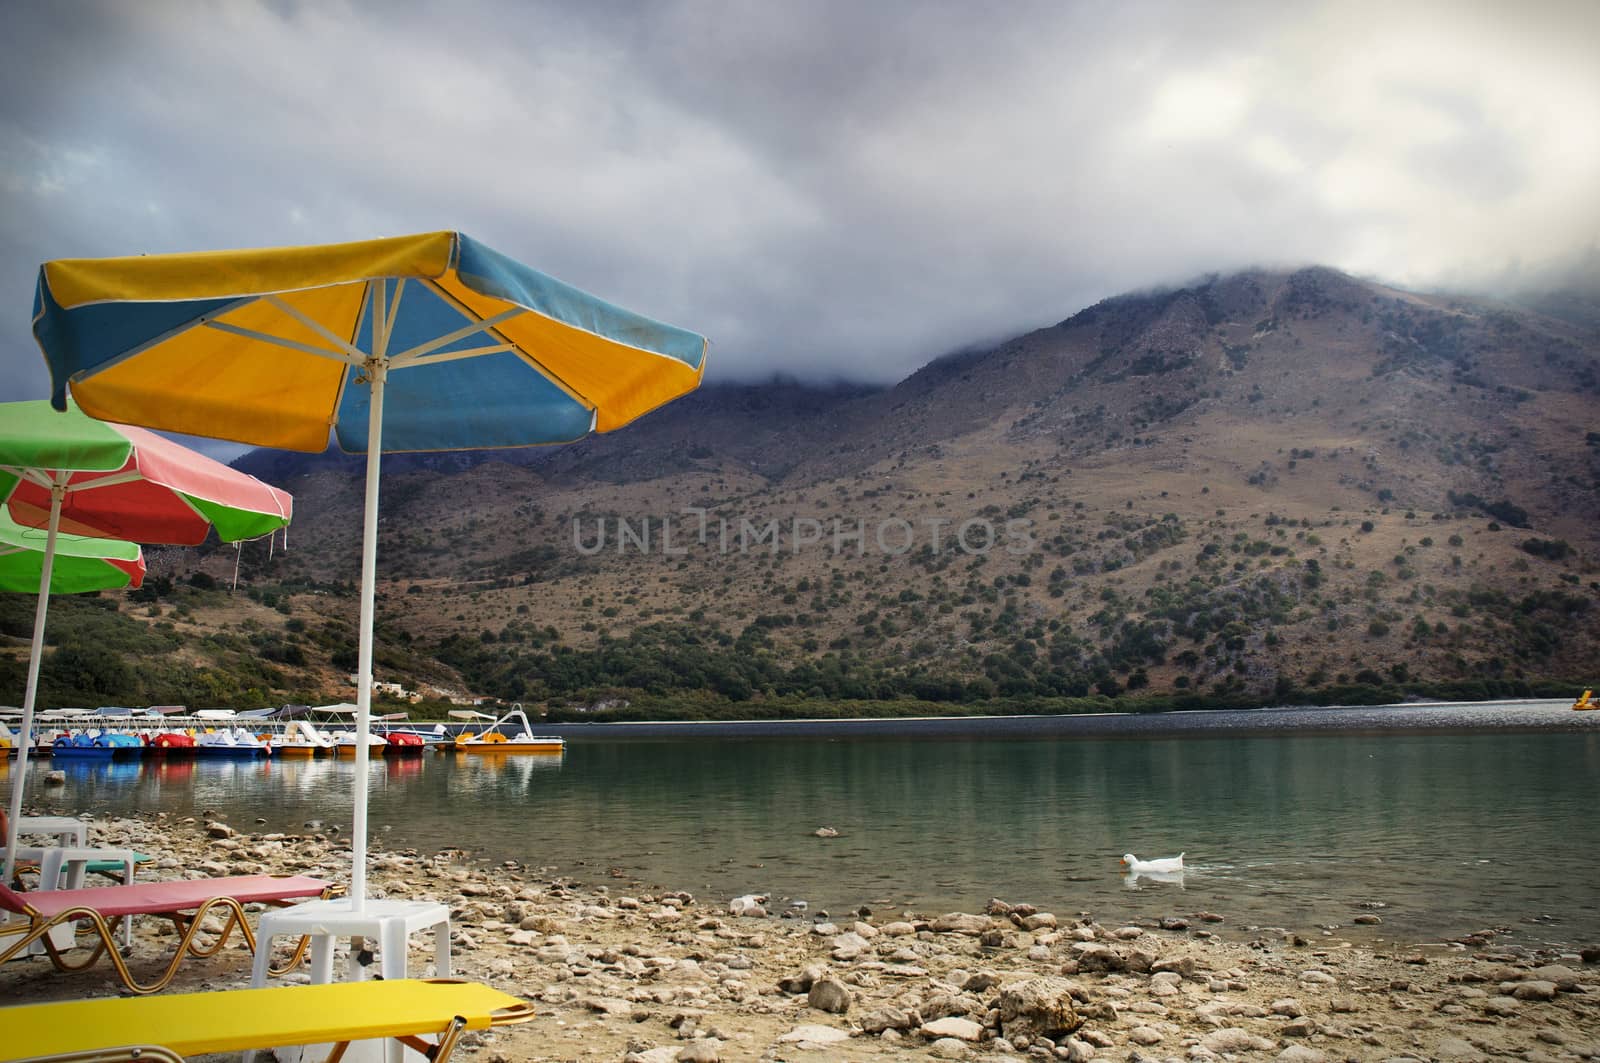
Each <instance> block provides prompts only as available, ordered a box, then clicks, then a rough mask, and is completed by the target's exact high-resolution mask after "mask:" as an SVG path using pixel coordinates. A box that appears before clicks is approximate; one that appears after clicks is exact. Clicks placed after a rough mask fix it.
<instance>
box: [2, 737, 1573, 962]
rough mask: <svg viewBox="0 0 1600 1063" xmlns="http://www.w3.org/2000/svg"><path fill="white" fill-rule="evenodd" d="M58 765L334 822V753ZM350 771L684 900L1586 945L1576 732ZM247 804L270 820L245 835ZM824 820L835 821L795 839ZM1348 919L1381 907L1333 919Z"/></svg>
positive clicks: (669, 756)
mask: <svg viewBox="0 0 1600 1063" xmlns="http://www.w3.org/2000/svg"><path fill="white" fill-rule="evenodd" d="M1506 711H1508V712H1509V711H1511V710H1510V709H1509V708H1508V709H1507V710H1506ZM1210 715H1211V716H1212V717H1213V719H1214V718H1215V715H1216V714H1210ZM1577 715H1578V714H1571V715H1570V716H1569V717H1566V718H1561V719H1562V722H1565V721H1568V720H1570V719H1571V718H1572V717H1573V716H1577ZM1583 715H1585V716H1587V715H1588V714H1583ZM1596 715H1600V714H1596ZM1551 719H1552V720H1554V719H1556V718H1555V717H1551ZM1585 722H1587V721H1585ZM1179 724H1180V721H1176V720H1174V721H1173V723H1172V725H1173V726H1175V727H1176V726H1179ZM1208 725H1209V722H1208ZM1289 730H1290V731H1291V732H1292V731H1293V730H1294V728H1289ZM575 733H576V734H579V735H581V734H583V732H582V731H581V730H580V731H576V732H574V731H568V734H575ZM590 733H591V734H597V735H598V734H602V733H607V732H600V731H592V732H590ZM57 766H62V765H60V764H59V763H58V765H57ZM67 770H68V772H69V775H68V786H67V787H66V788H65V790H60V789H57V790H53V791H52V790H46V789H44V788H43V787H42V786H38V785H35V782H36V780H34V779H30V786H29V790H30V796H31V799H32V803H34V804H37V805H39V806H41V807H45V808H49V809H50V810H52V811H56V810H60V811H92V812H96V813H128V812H132V811H134V810H138V811H141V812H148V811H155V810H160V811H166V812H169V813H172V814H173V815H175V816H186V815H199V814H200V812H201V811H202V810H205V809H212V810H215V811H217V812H220V813H223V814H226V815H227V816H228V817H229V819H230V821H231V822H232V823H233V824H234V825H235V826H237V827H241V828H243V829H247V830H260V831H287V832H302V831H303V826H302V825H303V824H304V823H305V822H306V821H307V820H311V819H321V820H324V821H326V822H328V823H330V824H333V823H337V824H342V825H344V826H348V824H349V815H350V812H349V809H350V804H349V793H350V788H351V785H352V782H353V779H354V775H353V773H354V766H353V764H351V763H350V762H346V761H338V760H317V761H306V760H294V759H284V760H279V761H256V762H250V763H228V762H219V761H209V760H201V761H181V760H173V761H167V762H164V761H161V760H158V759H151V760H148V761H146V762H144V763H138V764H129V765H98V766H78V765H73V766H68V768H67ZM370 773H371V774H370V780H371V795H372V796H371V820H372V824H373V840H374V844H375V845H377V846H388V847H415V848H417V849H420V850H423V851H429V852H431V851H435V850H438V849H440V848H445V847H452V846H453V847H463V848H467V849H470V850H472V851H473V852H474V853H475V854H476V855H481V856H483V857H485V858H489V859H495V860H502V859H514V860H518V861H521V862H524V863H527V864H532V865H545V866H549V867H551V868H552V869H554V870H553V871H552V873H553V874H562V875H569V876H571V877H573V878H576V879H578V880H580V881H583V882H588V883H593V884H599V883H606V884H609V885H610V886H611V887H612V888H613V890H614V891H617V892H632V891H638V890H641V889H648V888H651V887H660V888H667V889H687V890H690V891H691V892H693V893H695V894H696V895H697V896H699V897H700V898H701V899H702V900H706V901H725V900H726V899H728V898H731V897H733V896H736V895H739V894H743V893H752V892H755V893H770V894H771V895H772V896H773V899H774V903H773V906H774V908H777V909H780V910H781V909H782V908H783V907H784V904H783V901H784V900H785V899H804V900H805V901H807V902H808V903H809V906H810V909H811V911H812V912H813V913H814V912H815V911H816V910H817V909H827V910H830V911H832V912H834V913H835V914H841V915H842V914H843V913H844V912H845V911H846V910H848V909H852V908H854V907H856V906H857V905H861V904H866V905H868V906H870V907H872V908H873V909H874V910H875V911H877V912H879V913H889V912H898V911H901V910H903V909H915V910H917V911H920V912H925V913H938V912H944V911H952V910H965V911H974V910H981V908H982V906H983V905H984V904H985V903H986V902H987V901H988V900H989V898H991V897H1000V898H1003V899H1005V900H1008V901H1012V902H1022V901H1026V902H1028V903H1031V904H1034V905H1037V906H1038V907H1039V908H1040V909H1043V910H1047V911H1054V912H1056V913H1057V914H1058V915H1063V916H1065V915H1073V914H1076V913H1078V912H1084V911H1086V912H1090V913H1092V914H1093V915H1094V916H1095V917H1096V918H1099V919H1101V920H1102V921H1120V920H1123V919H1129V918H1148V917H1158V916H1165V915H1183V916H1191V917H1192V916H1193V914H1194V913H1197V912H1200V911H1212V912H1217V913H1221V914H1222V915H1224V916H1225V917H1226V922H1225V923H1224V924H1222V925H1220V926H1218V927H1216V928H1215V929H1218V930H1219V931H1221V932H1224V933H1228V932H1238V931H1242V930H1243V929H1244V928H1245V927H1248V926H1276V927H1286V928H1290V929H1293V930H1297V931H1299V932H1301V933H1304V934H1308V935H1312V934H1315V933H1316V932H1317V928H1318V926H1320V925H1322V924H1339V925H1340V927H1341V931H1340V933H1341V934H1347V935H1349V936H1353V937H1357V938H1360V939H1363V940H1373V939H1388V940H1398V941H1407V942H1409V941H1426V940H1437V939H1440V938H1443V937H1458V936H1460V935H1462V934H1465V933H1468V932H1471V931H1474V930H1478V929H1481V928H1485V927H1509V928H1511V929H1512V931H1513V936H1512V937H1511V938H1510V940H1512V941H1515V942H1520V943H1522V944H1525V945H1535V944H1546V943H1553V944H1563V945H1572V944H1582V945H1594V944H1600V844H1597V842H1600V826H1597V818H1596V817H1597V816H1600V728H1594V727H1589V728H1585V729H1582V730H1579V731H1560V732H1546V733H1488V734H1483V733H1477V734H1435V733H1430V734H1418V733H1408V732H1406V731H1405V730H1400V731H1395V732H1391V733H1382V734H1372V733H1357V734H1343V735H1327V734H1319V735H1316V736H1314V737H1307V736H1300V735H1295V734H1293V733H1290V734H1256V733H1248V732H1245V733H1235V734H1231V735H1227V736H1218V737H1204V738H1199V737H1193V736H1188V737H1170V736H1164V735H1161V734H1159V733H1157V734H1154V735H1151V736H1148V737H1139V738H1115V739H1113V738H1104V737H1089V738H1083V737H1061V736H1056V737H1033V738H1015V737H1008V738H1003V739H993V740H980V739H974V738H971V737H967V738H961V739H944V740H926V739H922V740H918V739H907V738H880V739H875V740H852V741H847V740H841V739H838V738H823V739H805V738H795V737H783V738H771V739H763V740H745V741H738V740H732V739H728V738H709V737H708V738H704V739H681V738H680V739H648V740H634V741H618V740H610V739H607V738H596V739H595V740H590V741H582V740H579V739H577V738H574V739H572V740H571V741H569V748H568V752H567V754H566V755H565V757H561V758H549V757H533V756H524V757H502V758H486V757H471V756H464V755H453V754H429V755H426V756H424V757H420V758H409V759H399V760H396V759H391V760H388V761H385V762H380V763H375V764H374V765H373V766H372V767H371V769H370ZM258 816H260V817H263V818H265V819H266V821H267V822H266V823H265V824H264V825H259V826H257V825H254V820H255V818H256V817H258ZM821 826H830V827H833V828H835V829H836V830H838V831H839V833H840V836H839V837H837V838H830V839H822V838H817V837H814V836H812V833H811V832H812V831H814V830H815V829H816V828H818V827H821ZM1128 851H1132V852H1134V853H1136V854H1137V855H1139V856H1140V857H1144V858H1150V857H1159V856H1170V855H1174V854H1176V853H1178V852H1179V851H1185V852H1186V853H1187V864H1188V870H1187V871H1186V873H1185V874H1184V875H1183V876H1182V880H1181V882H1180V881H1156V880H1152V879H1148V878H1141V879H1139V880H1137V881H1135V880H1131V879H1129V878H1127V877H1126V876H1124V875H1122V874H1120V873H1119V866H1118V857H1120V856H1121V854H1122V853H1124V852H1128ZM611 869H620V872H621V873H622V874H623V875H624V876H625V877H623V878H617V877H614V876H613V875H612V874H610V872H611ZM635 881H638V882H642V883H643V884H644V885H643V886H640V885H634V884H633V883H634V882H635ZM1380 905H1381V907H1377V906H1380ZM1369 906H1370V907H1369ZM1364 911H1375V912H1376V913H1377V914H1379V915H1380V916H1381V917H1382V919H1383V925H1381V926H1377V927H1351V925H1350V924H1351V920H1352V919H1353V917H1354V916H1356V915H1358V914H1361V913H1362V912H1364ZM1197 925H1198V924H1197Z"/></svg>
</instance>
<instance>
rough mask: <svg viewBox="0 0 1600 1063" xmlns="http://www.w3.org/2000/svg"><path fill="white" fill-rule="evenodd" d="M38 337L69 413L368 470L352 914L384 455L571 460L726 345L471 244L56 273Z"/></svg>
mask: <svg viewBox="0 0 1600 1063" xmlns="http://www.w3.org/2000/svg"><path fill="white" fill-rule="evenodd" d="M33 331H34V336H35V337H36V338H37V339H38V341H39V346H40V347H41V348H42V349H43V351H44V355H45V359H46V361H47V362H48V363H49V365H50V374H51V379H52V382H53V388H54V390H53V393H52V397H51V401H52V402H54V403H55V405H56V407H57V408H58V409H62V408H65V405H66V401H67V394H68V391H69V390H70V392H71V394H72V397H73V398H74V399H75V400H76V401H77V403H78V405H79V406H81V407H82V408H83V409H84V410H85V411H87V412H88V413H90V414H93V415H94V416H96V417H102V418H106V419H108V420H115V421H121V422H124V423H128V424H137V425H144V426H146V427H149V428H161V429H167V430H170V431H175V432H184V433H188V434H190V435H198V436H208V437H211V438H215V439H228V440H233V441H235V442H239V443H249V444H254V445H256V446H266V447H281V448H285V449H289V450H308V451H320V450H322V449H323V448H324V447H325V446H326V445H327V440H328V433H329V431H330V429H331V430H332V431H333V432H334V434H335V436H336V438H337V440H338V443H339V446H340V447H341V448H342V449H344V450H345V451H347V452H356V453H359V452H365V453H366V454H367V481H366V512H365V517H364V524H363V539H362V569H361V617H360V649H359V665H358V667H359V676H358V682H359V685H358V690H357V699H356V702H357V705H358V707H359V711H358V713H357V717H356V718H357V734H358V738H357V742H356V758H357V759H356V764H357V779H358V782H357V786H356V796H355V808H354V821H353V823H352V835H353V841H354V847H355V853H354V865H353V869H352V881H351V890H350V893H351V896H352V897H353V898H354V903H355V904H356V905H357V906H358V907H359V906H360V905H361V904H362V902H363V900H364V894H365V885H366V867H365V865H366V817H367V800H366V797H367V795H366V771H365V767H366V758H367V743H366V738H367V733H368V723H369V720H370V716H371V687H372V612H373V590H374V586H375V584H376V568H375V566H376V555H377V508H378V471H379V462H380V455H381V454H382V452H383V451H385V450H388V451H427V450H460V449H479V448H491V447H523V446H534V445H538V444H546V443H565V442H570V441H572V440H576V439H579V438H582V437H583V436H585V435H587V434H588V433H589V432H591V431H598V432H609V431H611V430H613V429H616V428H620V427H622V426H623V425H625V424H627V423H628V422H629V421H632V420H633V419H634V418H636V417H639V416H641V415H643V414H645V413H648V412H649V411H651V410H653V409H655V408H656V407H658V406H661V405H663V404H664V403H667V402H670V401H672V400H673V399H675V398H677V397H679V396H680V395H684V394H686V393H687V392H689V391H692V390H693V389H694V388H695V387H697V386H698V385H699V383H700V380H701V377H702V375H703V374H704V372H705V356H706V341H705V339H704V338H703V337H701V336H698V335H696V334H694V333H692V332H687V331H685V330H683V329H680V328H674V327H672V326H670V325H664V324H661V323H660V322H657V321H653V320H651V319H649V318H647V317H643V316H641V315H639V314H635V313H632V312H630V311H627V310H623V309H622V308H620V307H617V306H613V305H612V304H610V303H608V302H605V301H604V300H602V299H598V298H596V297H595V296H592V295H589V294H588V293H586V292H582V291H579V290H578V289H576V288H573V287H571V286H570V285H567V284H563V283H561V282H560V281H557V280H555V279H553V278H551V277H548V276H546V275H544V274H542V273H539V272H538V271H536V270H533V269H530V268H529V267H527V266H525V265H522V264H521V263H519V262H516V261H514V260H512V259H510V258H508V257H506V256H505V255H502V254H500V253H499V252H496V251H494V250H492V249H490V248H488V247H485V246H484V245H483V244H480V243H478V242H477V241H475V240H472V239H470V238H468V237H466V236H464V235H462V234H461V233H456V232H435V233H423V234H420V235H417V236H401V237H393V238H390V239H382V240H369V241H364V242H359V243H348V244H330V245H324V246H318V247H286V248H268V249H258V250H245V251H217V252H206V253H200V254H180V255H146V256H137V257H131V258H109V259H67V260H60V261H55V262H47V263H45V264H44V265H43V266H42V267H41V268H40V271H39V283H38V290H37V293H36V295H35V299H34V323H33Z"/></svg>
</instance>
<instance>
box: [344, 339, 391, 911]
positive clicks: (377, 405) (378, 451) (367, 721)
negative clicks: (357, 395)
mask: <svg viewBox="0 0 1600 1063" xmlns="http://www.w3.org/2000/svg"><path fill="white" fill-rule="evenodd" d="M367 372H368V373H369V374H370V375H371V378H372V402H371V404H370V405H369V406H368V407H367V495H366V507H367V508H366V514H365V516H364V518H363V521H362V526H361V635H360V639H361V641H360V652H359V655H358V660H357V666H356V684H357V686H356V780H355V813H354V815H353V816H352V818H351V824H350V834H351V838H350V848H351V853H350V859H351V868H350V894H351V899H352V904H353V906H354V908H355V910H356V911H358V912H359V911H361V910H363V909H364V908H365V907H366V903H367V783H368V780H367V765H368V763H369V756H370V751H369V750H368V748H367V737H368V735H370V734H371V733H372V618H373V611H374V610H373V595H374V592H375V591H376V589H377V583H378V466H379V463H380V462H381V461H382V458H383V382H384V378H385V376H386V375H387V373H388V366H387V365H385V364H384V362H383V360H382V359H381V358H374V359H371V360H370V361H369V362H368V363H367Z"/></svg>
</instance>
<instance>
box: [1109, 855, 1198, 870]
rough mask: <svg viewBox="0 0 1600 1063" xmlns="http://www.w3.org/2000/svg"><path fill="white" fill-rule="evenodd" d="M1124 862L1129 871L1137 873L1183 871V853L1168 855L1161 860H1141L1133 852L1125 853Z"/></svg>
mask: <svg viewBox="0 0 1600 1063" xmlns="http://www.w3.org/2000/svg"><path fill="white" fill-rule="evenodd" d="M1122 863H1123V865H1124V866H1126V867H1127V869H1128V870H1129V871H1132V872H1133V873H1134V874H1136V875H1145V874H1150V873H1160V872H1170V871H1182V870H1183V854H1182V853H1179V854H1178V855H1177V856H1168V857H1164V858H1162V859H1160V860H1140V859H1139V858H1138V857H1137V856H1134V855H1133V854H1132V853H1125V854H1123V857H1122Z"/></svg>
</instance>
